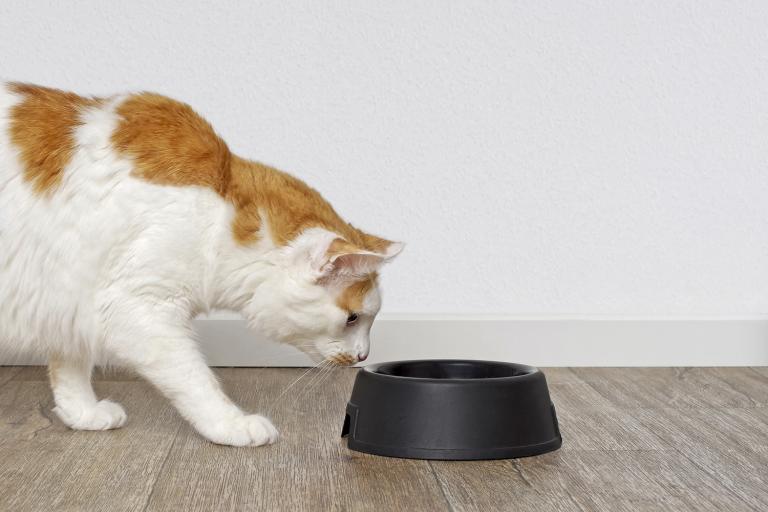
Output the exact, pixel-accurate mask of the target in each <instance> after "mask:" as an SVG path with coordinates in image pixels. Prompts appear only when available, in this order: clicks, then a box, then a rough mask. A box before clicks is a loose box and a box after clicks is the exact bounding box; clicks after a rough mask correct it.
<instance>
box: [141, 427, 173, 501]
mask: <svg viewBox="0 0 768 512" xmlns="http://www.w3.org/2000/svg"><path fill="white" fill-rule="evenodd" d="M182 425H183V423H181V422H180V423H179V425H177V427H176V432H175V433H174V435H173V441H172V442H171V445H170V446H169V447H168V451H167V452H166V454H165V457H163V463H162V464H160V469H159V470H158V471H157V477H156V478H155V480H154V481H153V482H152V488H151V489H150V490H149V495H148V496H147V502H146V503H144V507H142V509H141V511H142V512H146V511H147V509H148V508H149V504H150V503H152V496H154V495H155V487H156V486H157V481H158V480H160V478H161V477H162V476H163V474H164V472H165V466H166V464H167V463H168V459H169V458H170V457H171V452H172V451H173V447H174V446H176V440H178V438H179V432H180V431H181V426H182Z"/></svg>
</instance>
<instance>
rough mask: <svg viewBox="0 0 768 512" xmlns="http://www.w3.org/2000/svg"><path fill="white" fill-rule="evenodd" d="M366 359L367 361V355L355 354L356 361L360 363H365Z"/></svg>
mask: <svg viewBox="0 0 768 512" xmlns="http://www.w3.org/2000/svg"><path fill="white" fill-rule="evenodd" d="M366 359H368V354H364V353H362V352H358V353H357V360H358V361H361V362H362V361H365V360H366Z"/></svg>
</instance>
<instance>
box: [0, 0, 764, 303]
mask: <svg viewBox="0 0 768 512" xmlns="http://www.w3.org/2000/svg"><path fill="white" fill-rule="evenodd" d="M47 4H50V5H47ZM207 4H209V6H208V7H205V6H203V3H201V2H190V1H182V0H173V1H169V0H162V1H151V2H150V1H145V0H142V1H131V2H104V1H101V0H92V1H87V2H77V3H74V4H70V3H68V2H50V3H49V2H26V1H24V2H21V1H12V2H10V1H5V2H2V3H0V75H2V76H4V77H5V78H11V79H17V80H25V81H33V82H38V83H42V84H47V85H52V86H58V87H62V88H71V89H75V90H77V91H80V92H88V93H96V94H103V93H110V92H117V91H121V90H125V89H151V90H156V91H159V92H163V93H167V94H169V95H173V96H175V97H177V98H180V99H183V100H186V101H188V102H189V103H191V104H192V105H194V106H195V107H196V108H197V109H198V110H199V111H201V112H202V113H203V114H204V115H205V116H207V117H208V118H210V119H211V121H212V122H213V123H214V125H215V126H216V127H217V129H218V130H219V131H220V133H221V134H222V135H223V136H224V137H225V138H226V139H227V140H228V141H229V143H230V145H231V146H232V147H233V149H234V150H235V151H237V152H239V153H241V154H243V155H246V156H251V157H254V158H257V159H261V160H263V161H265V162H268V163H271V164H274V165H277V166H279V167H282V168H284V169H286V170H289V171H292V172H294V173H296V174H298V175H299V176H301V177H303V178H305V179H306V180H307V181H309V182H310V183H311V184H313V185H314V186H315V187H317V188H318V189H319V190H320V191H321V192H323V193H324V194H325V195H326V197H328V198H329V199H330V200H331V201H332V203H333V204H334V205H336V207H337V208H338V210H340V212H341V213H342V214H343V215H344V216H345V217H347V218H348V219H349V220H351V221H352V222H354V223H355V224H358V225H360V226H362V227H365V228H369V229H370V230H372V231H374V232H379V233H380V234H382V235H386V236H391V237H396V238H399V239H402V240H405V241H406V242H408V243H409V246H408V248H407V250H406V252H405V253H404V254H403V255H402V257H401V259H400V261H398V262H396V263H395V264H393V266H392V267H391V268H389V269H387V270H386V271H385V275H384V286H385V292H386V297H385V311H387V312H390V313H393V312H404V313H434V312H443V313H459V312H461V313H503V314H515V315H524V314H533V315H539V314H541V315H550V314H582V315H630V316H632V315H641V316H642V315H662V316H666V315H684V316H685V315H703V316H708V317H722V316H730V315H763V314H767V313H768V30H767V29H766V27H768V4H767V3H765V2H760V1H755V2H724V1H723V2H709V3H706V4H705V3H704V2H698V1H690V2H667V1H657V2H642V3H640V2H614V1H583V2H578V3H576V2H568V1H564V0H563V1H559V2H541V1H531V2H505V1H497V2H490V1H487V2H476V1H470V0H466V1H464V2H457V1H447V0H435V1H429V2H427V1H414V0H407V1H406V0H403V1H379V2H374V1H372V0H371V1H360V0H349V1H346V2H313V1H306V2H283V1H276V2H245V1H242V2H239V3H238V4H237V5H234V2H226V3H225V2H222V3H214V2H207ZM75 6H77V7H75Z"/></svg>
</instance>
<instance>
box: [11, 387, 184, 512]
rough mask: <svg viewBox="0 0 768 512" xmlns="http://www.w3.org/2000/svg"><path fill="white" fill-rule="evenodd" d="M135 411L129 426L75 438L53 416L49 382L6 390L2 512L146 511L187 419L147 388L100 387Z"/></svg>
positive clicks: (75, 436) (130, 416) (102, 392)
mask: <svg viewBox="0 0 768 512" xmlns="http://www.w3.org/2000/svg"><path fill="white" fill-rule="evenodd" d="M96 388H97V392H98V393H99V395H100V396H110V397H112V398H114V399H115V400H117V401H119V402H121V403H122V404H123V405H124V406H125V407H126V409H127V411H128V415H129V420H128V424H127V425H126V426H125V427H124V428H122V429H119V430H114V431H108V432H75V431H71V430H69V429H67V428H66V427H65V426H64V425H63V424H61V423H60V422H59V420H58V419H57V418H55V416H54V415H53V414H52V412H51V407H52V405H53V404H52V400H51V395H50V391H49V388H48V383H47V382H45V381H24V380H14V381H11V382H10V383H8V384H7V385H6V386H3V387H2V388H0V459H2V464H0V509H3V510H14V511H27V510H29V511H39V510H73V511H74V510H110V511H139V510H142V509H143V508H144V506H145V504H146V501H147V498H148V497H149V495H150V493H151V490H152V485H153V483H154V481H155V479H156V478H157V475H158V474H159V472H160V470H161V467H162V464H163V461H164V460H165V456H166V454H167V452H168V450H169V449H170V446H171V444H172V442H173V439H174V437H175V434H176V431H177V429H178V426H179V424H180V419H179V417H178V416H177V414H176V413H175V411H174V410H173V409H172V408H171V407H170V406H169V405H168V404H167V402H166V401H165V400H164V399H163V398H161V397H159V396H158V395H157V394H156V393H155V392H154V391H153V390H152V389H150V388H149V387H148V385H146V384H144V383H140V382H134V383H124V382H103V383H98V384H97V386H96Z"/></svg>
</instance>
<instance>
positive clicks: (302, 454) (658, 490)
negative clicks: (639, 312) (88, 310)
mask: <svg viewBox="0 0 768 512" xmlns="http://www.w3.org/2000/svg"><path fill="white" fill-rule="evenodd" d="M302 372H303V370H300V369H222V370H219V374H220V376H221V378H222V380H223V382H224V383H225V385H226V387H227V389H228V391H229V392H230V394H231V396H232V397H233V398H235V399H236V400H237V401H238V402H239V403H240V404H242V406H243V407H244V408H245V409H247V410H249V411H258V412H262V413H265V412H268V414H269V415H270V416H271V417H272V418H273V420H274V421H275V423H276V425H277V427H278V429H280V431H281V434H282V436H283V437H282V439H281V441H280V442H279V443H278V444H276V445H274V446H271V447H267V448H253V449H242V448H240V449H238V448H226V447H221V446H215V445H212V444H210V443H207V442H206V441H204V440H203V439H201V438H200V437H198V436H197V435H196V434H195V433H194V432H193V431H192V430H191V429H190V427H189V426H188V425H187V424H186V423H184V422H183V421H182V420H181V419H180V418H179V416H178V415H177V414H176V412H175V411H174V410H173V409H172V408H171V407H170V406H169V405H168V403H167V402H166V401H165V400H164V399H163V398H161V397H160V396H158V395H157V393H155V392H154V391H153V390H152V388H151V387H150V386H148V385H147V384H146V383H144V382H142V381H140V380H137V379H135V378H133V377H131V376H126V375H122V374H113V375H111V376H100V377H97V382H96V389H97V392H98V393H99V394H100V396H102V397H111V398H113V399H114V400H117V401H119V402H121V403H122V404H123V405H124V406H125V407H126V409H127V411H128V416H129V420H128V424H127V425H126V426H125V427H124V428H122V429H120V430H116V431H111V432H73V431H70V430H67V429H66V428H65V427H64V426H63V425H62V424H61V423H60V422H59V421H58V420H57V419H56V418H55V417H54V416H53V415H52V413H51V407H52V401H51V395H50V392H49V390H48V384H47V383H46V381H45V372H44V371H43V370H42V369H41V368H14V367H6V368H2V367H0V510H2V511H6V510H7V511H27V510H41V511H53V510H77V511H79V510H88V511H94V510H105V511H111V512H115V511H123V510H135V511H143V510H151V511H156V510H183V511H192V510H216V511H219V510H233V511H234V510H238V511H239V510H268V511H273V510H291V511H294V510H313V511H315V510H317V511H322V510H337V511H342V510H370V511H374V510H375V511H386V510H396V511H399V512H403V511H408V510H419V511H430V510H454V511H460V510H461V511H463V510H473V511H482V512H486V511H489V510H510V511H511V510H515V511H525V510H536V511H548V510H581V511H584V510H607V511H611V512H621V511H625V510H626V511H629V510H632V511H635V510H654V511H656V510H670V511H684V510H697V511H702V510H712V511H729V510H763V511H765V510H768V368H738V369H737V368H709V369H703V368H685V369H617V368H612V369H598V368H590V369H586V368H583V369H549V370H545V373H546V375H547V378H548V381H549V383H550V391H551V393H552V397H553V400H554V402H555V405H556V407H557V410H558V416H559V419H560V427H561V431H562V434H563V448H562V449H561V450H559V451H557V452H554V453H550V454H546V455H543V456H540V457H533V458H528V459H519V460H506V461H490V462H426V461H415V460H400V459H389V458H384V457H375V456H369V455H363V454H360V453H356V452H351V451H349V450H348V449H347V447H346V444H345V442H344V441H342V440H341V439H340V438H339V431H340V428H341V424H342V420H343V416H344V414H343V411H344V404H345V402H346V399H347V397H348V396H349V392H350V390H351V386H352V381H353V379H354V376H355V370H353V369H337V370H335V371H334V372H333V373H331V374H328V375H326V376H325V380H323V381H322V382H320V379H319V378H316V379H315V382H309V384H308V385H303V384H302V383H303V382H305V381H310V379H311V374H310V376H307V377H306V378H305V379H304V380H303V381H301V382H300V383H299V384H298V385H296V386H294V387H293V388H291V389H290V390H289V391H288V392H287V393H286V394H285V396H284V397H283V398H282V399H281V400H280V401H279V403H275V398H276V397H277V396H278V395H279V394H280V393H281V391H282V390H284V389H285V388H286V387H287V386H288V385H289V384H290V383H291V382H292V381H293V380H294V379H296V378H297V377H298V376H299V375H300V374H301V373H302Z"/></svg>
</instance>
